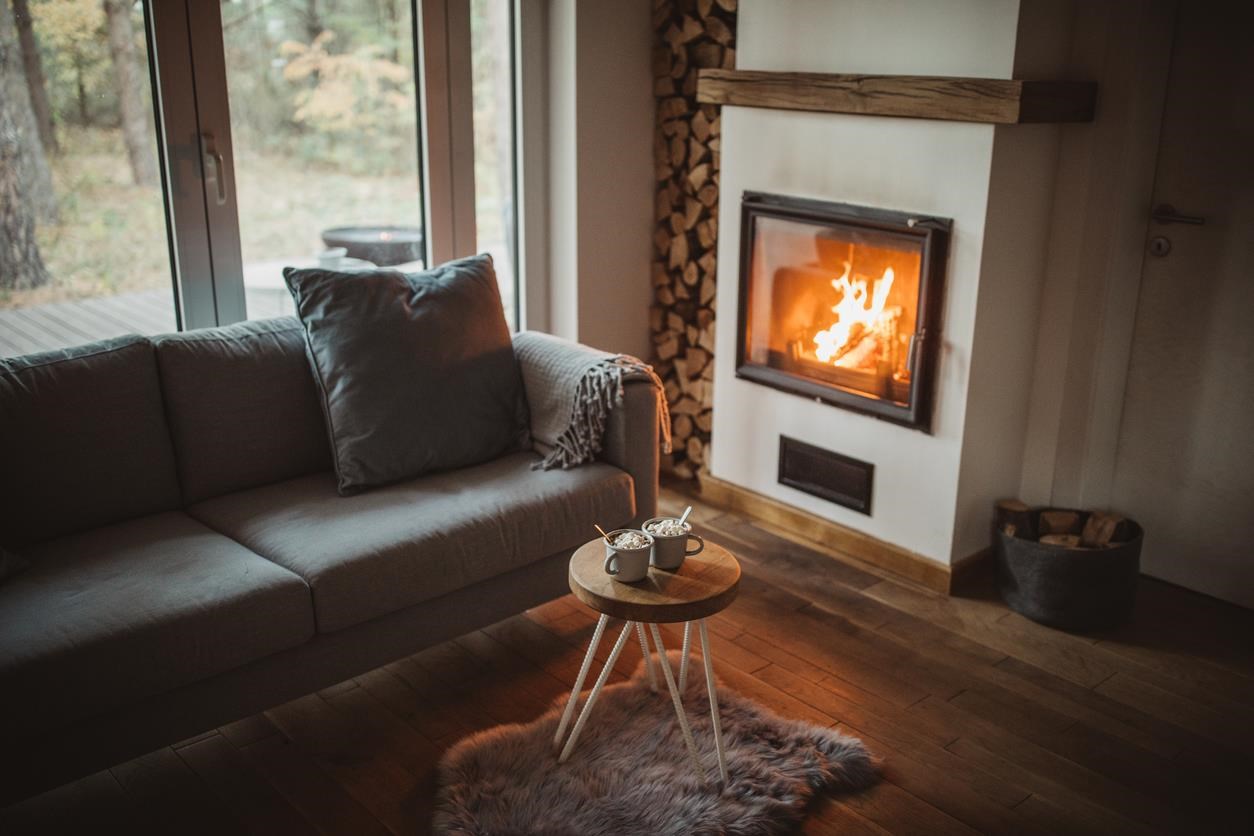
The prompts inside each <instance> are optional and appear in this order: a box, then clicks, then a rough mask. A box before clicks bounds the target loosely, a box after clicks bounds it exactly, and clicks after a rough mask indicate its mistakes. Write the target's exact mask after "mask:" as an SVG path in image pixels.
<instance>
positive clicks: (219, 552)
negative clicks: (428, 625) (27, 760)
mask: <svg viewBox="0 0 1254 836" xmlns="http://www.w3.org/2000/svg"><path fill="white" fill-rule="evenodd" d="M28 555H29V556H30V557H31V559H32V560H31V563H32V565H31V567H30V568H29V569H27V570H26V571H25V572H23V573H21V574H20V575H18V576H16V577H14V578H11V579H10V580H9V581H7V582H6V583H5V584H4V585H3V586H0V704H3V706H4V708H3V710H0V736H9V735H13V734H30V733H32V732H35V731H37V730H38V729H40V728H43V727H46V726H49V725H61V724H65V723H67V722H71V721H72V720H74V719H78V718H81V717H84V716H88V715H90V714H94V713H97V712H101V711H104V710H107V709H109V708H111V707H114V706H117V705H120V704H122V703H125V702H127V701H130V700H132V699H136V698H139V697H143V696H147V695H151V694H158V693H163V692H165V691H167V690H169V689H171V688H176V687H178V686H181V685H185V684H188V683H190V682H194V681H197V680H200V679H203V678H205V677H209V676H212V675H214V674H218V673H221V672H223V671H226V670H230V669H232V668H235V667H238V666H240V665H243V664H245V663H246V662H250V661H252V660H254V659H258V658H261V657H263V656H267V655H269V654H271V653H274V652H276V651H279V650H283V649H285V648H289V647H294V646H295V645H298V644H301V643H302V642H304V641H306V640H308V639H309V638H310V637H311V636H312V635H313V632H314V628H313V623H314V622H313V611H312V605H311V602H310V597H309V588H308V587H307V586H306V584H305V582H304V581H303V580H301V579H300V578H299V577H297V576H296V575H294V574H292V573H291V572H289V571H287V570H286V569H284V568H282V567H281V566H276V565H274V564H273V563H271V562H270V561H268V560H265V559H264V558H261V557H258V556H257V555H256V554H253V553H252V552H250V551H249V550H248V549H246V548H244V547H243V546H241V545H239V544H238V543H236V542H234V541H232V540H230V539H229V538H227V537H224V536H222V535H221V534H218V533H216V532H214V531H210V530H209V529H208V528H206V527H205V526H204V525H202V524H200V523H199V522H197V521H195V520H193V519H192V518H190V517H188V516H187V515H186V514H184V513H182V512H180V511H173V512H168V513H164V514H157V515H154V516H150V517H144V518H141V519H137V520H131V521H128V522H123V523H117V524H114V525H110V526H105V527H102V528H98V529H95V530H93V531H90V532H87V533H85V534H77V535H71V536H69V537H64V538H61V539H59V540H55V541H52V542H49V543H42V544H40V545H38V546H34V547H32V548H31V549H29V550H28Z"/></svg>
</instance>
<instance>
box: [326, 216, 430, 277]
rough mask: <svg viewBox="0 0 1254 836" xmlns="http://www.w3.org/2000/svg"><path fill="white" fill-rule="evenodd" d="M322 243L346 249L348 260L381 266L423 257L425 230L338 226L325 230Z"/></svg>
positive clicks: (416, 228)
mask: <svg viewBox="0 0 1254 836" xmlns="http://www.w3.org/2000/svg"><path fill="white" fill-rule="evenodd" d="M322 243H323V244H325V245H326V246H327V247H328V248H330V247H343V248H344V249H346V250H348V257H349V258H362V259H365V260H366V261H372V262H374V263H375V264H377V265H379V266H380V267H389V266H391V265H393V264H404V263H406V262H408V261H417V260H418V259H420V258H422V256H423V242H422V230H421V229H419V228H418V227H415V226H337V227H335V228H334V229H328V230H324V231H323V233H322Z"/></svg>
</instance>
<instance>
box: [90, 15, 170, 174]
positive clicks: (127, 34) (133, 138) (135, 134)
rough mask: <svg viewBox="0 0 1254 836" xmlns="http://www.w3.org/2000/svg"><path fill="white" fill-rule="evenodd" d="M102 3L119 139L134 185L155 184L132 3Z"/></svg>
mask: <svg viewBox="0 0 1254 836" xmlns="http://www.w3.org/2000/svg"><path fill="white" fill-rule="evenodd" d="M103 2H104V13H105V20H106V21H107V26H108V29H109V57H110V58H111V59H112V61H113V81H114V86H115V87H117V93H118V109H119V111H120V113H119V116H120V117H121V122H122V138H123V140H124V141H125V142H126V156H127V158H128V159H129V160H130V163H131V178H132V179H133V180H134V181H135V185H137V186H151V185H155V184H156V182H157V158H156V155H155V154H154V153H153V132H152V124H151V122H150V121H149V118H148V108H147V107H146V106H145V104H144V87H143V84H144V82H143V76H142V75H141V73H140V71H139V59H138V56H137V55H136V51H135V27H134V26H132V25H131V4H130V3H129V2H128V1H127V0H103Z"/></svg>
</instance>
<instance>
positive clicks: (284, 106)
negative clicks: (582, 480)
mask: <svg viewBox="0 0 1254 836" xmlns="http://www.w3.org/2000/svg"><path fill="white" fill-rule="evenodd" d="M10 2H11V3H12V11H13V14H12V16H10V15H9V14H7V12H8V8H7V7H5V8H0V18H3V20H2V21H0V59H2V60H0V244H3V246H0V356H3V355H10V354H19V353H27V352H31V351H37V350H43V349H50V348H59V347H63V346H68V345H74V344H79V343H84V342H88V341H90V340H94V339H99V338H103V337H109V336H114V335H117V334H122V333H127V332H140V333H156V332H161V331H170V330H174V329H176V328H202V327H209V326H213V325H219V324H227V323H231V322H237V321H240V320H243V319H246V318H261V317H271V316H279V315H284V314H288V313H291V312H292V303H291V299H290V296H289V294H288V292H287V289H286V287H285V286H284V283H283V277H282V272H283V268H284V267H288V266H296V267H307V266H315V265H322V266H325V267H329V268H332V269H338V270H344V271H350V272H351V271H353V270H360V269H370V268H374V267H393V268H397V269H401V270H416V269H421V268H423V267H424V266H426V265H427V264H432V263H437V262H440V261H444V260H447V259H449V258H456V257H459V256H463V255H469V254H471V253H475V252H479V251H486V252H490V253H491V254H492V256H493V258H494V261H495V264H496V269H497V273H498V277H499V279H500V281H501V291H502V293H501V295H502V300H503V302H504V305H505V310H506V315H507V317H508V318H509V319H510V321H511V324H513V325H515V327H517V321H518V319H517V304H518V298H519V294H518V292H517V283H518V282H517V269H516V264H517V233H516V229H517V212H516V209H515V207H516V206H517V198H516V191H517V189H516V186H515V181H516V179H517V178H516V166H515V154H514V148H515V136H516V131H515V122H516V112H515V107H514V87H515V84H514V78H515V72H514V50H513V39H514V14H515V0H303V2H296V3H288V2H284V3H277V2H273V0H220V2H199V0H183V2H179V1H178V0H171V2H161V3H153V2H150V0H148V1H145V0H90V2H89V0H82V1H81V2H79V0H73V2H71V0H10Z"/></svg>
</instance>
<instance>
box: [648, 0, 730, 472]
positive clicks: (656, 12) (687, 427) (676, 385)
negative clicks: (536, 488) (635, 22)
mask: <svg viewBox="0 0 1254 836" xmlns="http://www.w3.org/2000/svg"><path fill="white" fill-rule="evenodd" d="M653 29H654V31H655V32H656V33H657V41H656V42H655V44H654V49H653V95H654V96H655V97H656V99H657V120H656V123H655V126H654V140H653V162H654V176H655V180H656V184H657V185H656V188H657V196H656V200H655V204H654V205H655V210H654V211H655V219H656V223H655V227H654V232H653V245H654V256H653V293H654V303H653V305H652V307H651V308H650V309H649V323H650V327H651V328H652V331H653V351H654V356H653V364H654V366H655V368H656V369H657V372H658V374H659V375H661V377H662V380H663V382H664V383H665V386H666V399H667V401H668V402H669V403H670V408H671V420H672V434H673V437H674V448H675V452H674V455H673V457H672V461H671V463H670V464H671V470H672V471H673V472H674V473H675V474H676V475H678V476H680V477H683V478H692V477H693V476H695V475H696V474H697V473H698V472H699V471H700V470H701V469H702V468H703V467H704V465H705V463H706V453H707V451H708V449H709V444H710V426H711V423H712V415H711V411H710V410H711V406H712V405H713V395H712V387H713V381H714V312H715V292H716V287H717V284H716V278H715V275H716V266H717V265H716V260H717V254H716V250H717V244H718V181H719V141H720V140H719V135H720V128H721V121H722V120H721V118H720V115H719V109H718V107H717V106H715V105H700V104H698V103H697V70H699V69H709V68H717V67H722V68H726V69H731V68H732V67H734V66H735V61H736V49H735V34H734V33H735V30H736V0H654V2H653Z"/></svg>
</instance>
